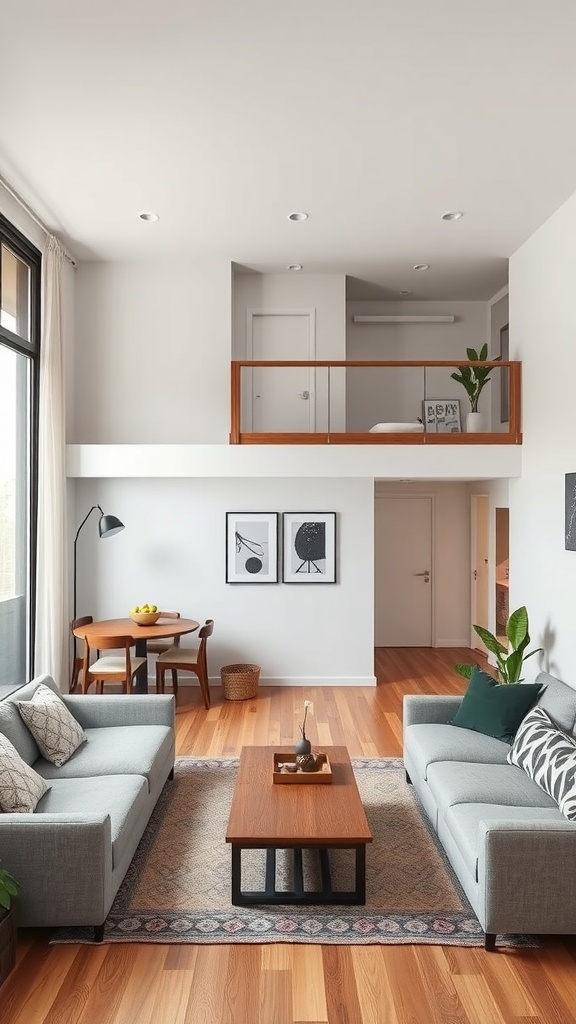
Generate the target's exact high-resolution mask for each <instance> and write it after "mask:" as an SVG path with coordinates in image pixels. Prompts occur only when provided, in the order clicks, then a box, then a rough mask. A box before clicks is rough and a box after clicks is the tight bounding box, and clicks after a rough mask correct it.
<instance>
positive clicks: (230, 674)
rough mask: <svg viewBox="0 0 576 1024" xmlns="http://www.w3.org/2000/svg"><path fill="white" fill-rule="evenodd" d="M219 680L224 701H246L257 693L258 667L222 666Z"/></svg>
mask: <svg viewBox="0 0 576 1024" xmlns="http://www.w3.org/2000/svg"><path fill="white" fill-rule="evenodd" d="M220 678H221V680H222V693H223V694H224V697H225V698H226V700H248V698H249V697H255V696H256V694H257V692H258V682H259V680H260V665H224V666H223V668H221V669H220Z"/></svg>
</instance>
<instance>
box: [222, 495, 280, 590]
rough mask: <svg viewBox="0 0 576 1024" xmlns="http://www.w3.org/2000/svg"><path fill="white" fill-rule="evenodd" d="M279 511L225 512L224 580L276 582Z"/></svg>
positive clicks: (235, 581) (229, 581) (234, 581)
mask: <svg viewBox="0 0 576 1024" xmlns="http://www.w3.org/2000/svg"><path fill="white" fill-rule="evenodd" d="M278 522H279V513H278V512H227V513H226V583H278Z"/></svg>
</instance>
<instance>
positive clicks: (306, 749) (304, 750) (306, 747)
mask: <svg viewBox="0 0 576 1024" xmlns="http://www.w3.org/2000/svg"><path fill="white" fill-rule="evenodd" d="M308 712H310V714H311V715H313V714H314V705H313V703H312V701H311V700H305V701H304V718H303V719H302V725H301V726H300V732H301V733H302V739H299V740H298V741H297V742H296V745H295V747H294V750H295V751H296V753H297V754H310V753H311V752H312V744H311V743H310V740H309V739H307V737H306V718H307V716H308Z"/></svg>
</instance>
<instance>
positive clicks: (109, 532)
mask: <svg viewBox="0 0 576 1024" xmlns="http://www.w3.org/2000/svg"><path fill="white" fill-rule="evenodd" d="M123 529H124V523H121V522H120V520H119V519H117V518H116V516H100V521H99V523H98V533H99V534H100V537H101V538H102V537H113V536H114V534H115V533H120V530H123Z"/></svg>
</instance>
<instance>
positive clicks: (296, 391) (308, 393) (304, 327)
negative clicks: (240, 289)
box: [247, 309, 316, 433]
mask: <svg viewBox="0 0 576 1024" xmlns="http://www.w3.org/2000/svg"><path fill="white" fill-rule="evenodd" d="M247 341H248V343H247V358H248V359H265V360H266V359H272V360H276V359H288V360H306V361H308V360H313V359H314V358H315V315H314V310H294V311H281V310H278V311H275V310H254V309H251V310H248V323H247ZM314 374H315V371H314V368H308V367H306V366H297V367H296V366H295V367H281V368H280V367H279V368H278V369H275V368H274V367H254V369H253V370H252V378H251V392H252V398H251V402H249V403H248V405H249V418H250V419H251V421H252V422H251V424H247V429H248V430H252V431H254V432H256V433H267V432H270V433H276V432H290V433H293V432H296V433H310V432H311V431H314V430H315V429H316V416H315V395H314V382H315V378H314ZM248 387H249V389H250V382H248Z"/></svg>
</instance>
